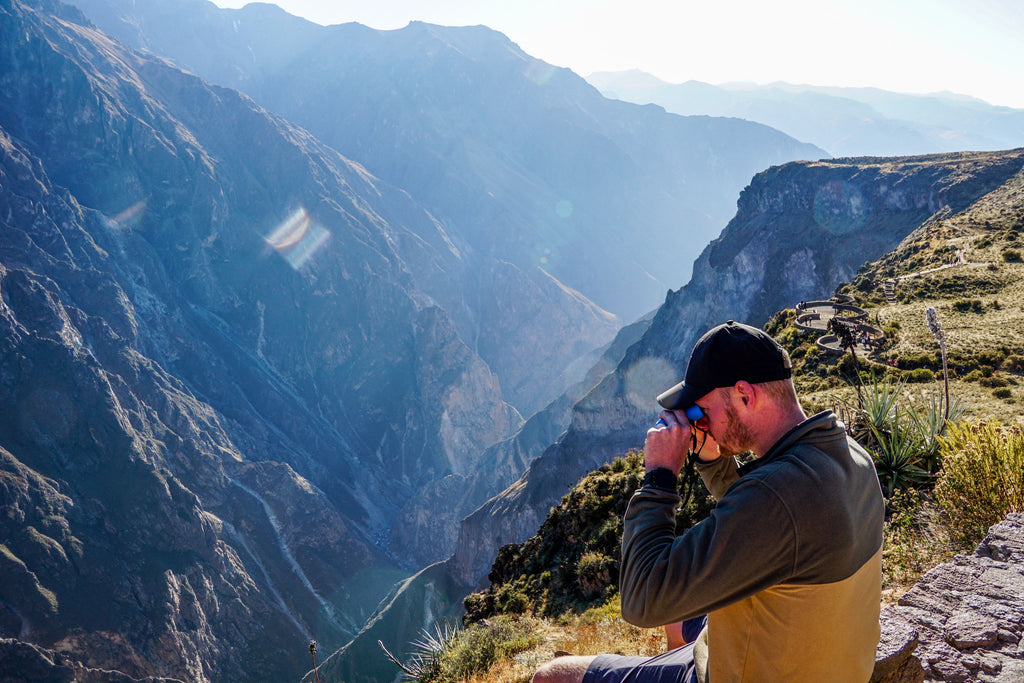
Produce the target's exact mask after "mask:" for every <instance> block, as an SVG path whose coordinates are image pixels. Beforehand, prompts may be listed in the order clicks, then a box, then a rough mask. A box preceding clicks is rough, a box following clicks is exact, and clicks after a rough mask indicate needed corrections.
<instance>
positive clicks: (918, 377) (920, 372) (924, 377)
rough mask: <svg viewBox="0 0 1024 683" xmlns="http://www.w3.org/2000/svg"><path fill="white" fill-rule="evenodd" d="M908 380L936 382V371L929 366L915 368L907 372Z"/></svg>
mask: <svg viewBox="0 0 1024 683" xmlns="http://www.w3.org/2000/svg"><path fill="white" fill-rule="evenodd" d="M907 381H908V382H917V383H923V382H934V381H935V373H934V372H932V371H931V370H929V369H928V368H915V369H914V370H911V371H910V372H908V373H907Z"/></svg>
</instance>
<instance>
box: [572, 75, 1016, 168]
mask: <svg viewBox="0 0 1024 683" xmlns="http://www.w3.org/2000/svg"><path fill="white" fill-rule="evenodd" d="M587 80H588V81H589V82H590V83H592V84H593V85H594V86H595V87H597V88H598V89H599V90H600V91H601V92H602V93H603V94H605V95H606V96H608V97H616V98H619V99H622V100H625V101H627V102H636V103H638V104H647V103H654V104H658V105H661V106H663V107H665V109H666V110H668V111H671V112H675V113H677V114H684V115H699V114H704V115H709V116H734V117H737V118H741V119H746V120H748V121H757V122H759V123H763V124H765V125H769V126H772V127H773V128H777V129H778V130H781V131H783V132H785V133H788V134H789V135H792V136H793V137H795V138H797V139H798V140H804V141H807V142H811V143H813V144H815V145H818V146H819V147H822V148H824V149H826V150H828V152H829V153H830V154H832V155H833V156H837V157H845V156H906V155H913V154H932V153H937V152H956V151H969V150H970V151H986V150H1000V149H1011V148H1014V147H1019V146H1021V145H1022V144H1024V110H1021V109H1012V108H1009V107H998V106H993V105H990V104H987V103H985V102H982V101H981V100H977V99H974V98H969V97H965V96H962V95H956V94H955V93H935V94H930V95H908V94H903V93H895V92H888V91H885V90H880V89H878V88H841V87H826V86H812V85H794V84H790V83H770V84H768V85H762V86H758V85H752V84H745V83H727V84H723V85H710V84H708V83H701V82H699V81H688V82H686V83H679V84H671V83H666V82H664V81H662V80H660V79H658V78H656V77H654V76H652V75H650V74H648V73H644V72H642V71H636V70H634V71H620V72H600V73H594V74H590V75H589V76H587Z"/></svg>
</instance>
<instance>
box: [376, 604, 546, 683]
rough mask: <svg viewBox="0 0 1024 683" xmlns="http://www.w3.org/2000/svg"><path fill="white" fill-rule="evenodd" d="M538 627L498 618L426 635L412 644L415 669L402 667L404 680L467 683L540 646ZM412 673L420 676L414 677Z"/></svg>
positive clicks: (528, 620)
mask: <svg viewBox="0 0 1024 683" xmlns="http://www.w3.org/2000/svg"><path fill="white" fill-rule="evenodd" d="M538 625H539V622H537V620H535V619H532V618H529V617H518V618H517V617H507V616H498V617H495V618H493V619H491V620H489V621H488V622H487V623H486V624H473V625H472V626H470V627H469V628H467V629H465V630H461V631H460V630H454V631H452V630H446V631H445V632H444V633H441V632H440V631H438V633H437V635H436V636H435V635H430V634H425V638H424V639H423V640H422V641H420V642H418V643H413V647H414V654H413V661H414V662H415V664H416V665H410V664H406V665H405V666H403V667H402V668H403V669H404V670H405V674H406V676H405V677H406V678H407V679H409V680H417V681H419V682H420V683H456V681H465V680H467V679H469V678H471V677H473V676H475V675H478V674H481V673H484V672H486V671H487V670H489V669H490V668H491V667H492V666H493V665H494V664H495V663H496V662H498V661H501V660H504V659H510V658H512V657H513V656H515V655H516V654H518V653H520V652H523V651H525V650H529V649H530V648H532V647H534V646H535V645H537V644H539V643H540V641H541V636H540V635H538V633H537V631H538V628H537V627H538ZM392 661H395V660H392ZM396 663H398V662H397V661H396ZM399 665H400V666H402V665H401V664H399ZM417 665H418V666H417ZM413 671H415V672H416V673H417V674H418V675H412V672H413Z"/></svg>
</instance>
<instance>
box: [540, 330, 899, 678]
mask: <svg viewBox="0 0 1024 683" xmlns="http://www.w3.org/2000/svg"><path fill="white" fill-rule="evenodd" d="M658 403H659V404H660V405H661V406H662V407H663V408H664V410H663V411H662V412H661V413H660V415H659V421H658V424H657V425H655V426H654V427H652V428H651V429H649V430H648V432H647V439H646V442H645V444H644V464H645V468H646V470H647V475H646V477H645V479H644V485H643V486H642V487H641V488H640V489H639V490H638V491H637V492H636V493H635V494H634V495H633V497H632V499H631V500H630V502H629V506H628V508H627V510H626V514H625V517H624V520H623V535H622V567H621V575H620V593H621V598H622V616H623V618H624V619H625V620H626V621H629V622H631V623H633V624H636V625H638V626H643V627H655V626H662V625H666V624H671V623H673V622H678V621H682V620H685V619H693V618H695V617H698V616H700V615H707V625H706V626H705V627H704V629H703V630H702V631H701V632H700V635H699V636H698V637H697V638H696V640H695V642H692V643H689V644H687V645H685V646H683V647H680V648H677V649H674V650H671V651H669V652H667V653H665V654H663V655H659V656H658V657H654V658H642V657H623V656H620V655H599V656H597V657H562V658H559V659H555V660H553V661H551V662H549V663H548V664H545V665H544V666H542V667H541V668H540V669H539V670H538V671H537V673H536V674H535V676H534V679H533V680H534V682H535V683H562V682H570V681H571V682H576V681H583V682H584V683H624V682H625V681H630V682H633V681H636V682H639V683H646V682H648V681H651V682H658V683H661V682H664V681H676V682H684V683H690V682H692V681H698V682H699V683H708V682H711V683H730V682H732V681H751V682H762V681H773V682H775V681H778V682H782V681H784V682H786V683H794V682H804V681H806V682H808V683H818V682H820V681H831V682H847V681H848V682H850V683H864V682H866V681H867V680H868V679H869V678H870V677H871V673H872V670H873V669H874V662H875V652H876V649H877V646H878V638H879V631H880V629H879V622H878V617H879V609H880V603H881V585H882V576H881V553H882V521H883V518H884V502H883V500H882V492H881V487H880V486H879V483H878V477H877V475H876V473H875V469H874V461H873V459H872V457H871V456H870V455H869V454H868V453H867V452H866V451H865V450H864V449H863V448H862V447H861V446H860V445H859V444H857V443H856V442H855V441H854V440H853V439H851V438H849V437H848V436H847V435H846V431H845V429H844V427H843V424H842V423H841V422H839V420H838V419H837V418H836V416H835V414H834V413H832V411H824V412H821V413H819V414H817V415H814V416H812V417H810V418H808V417H807V416H806V414H805V413H804V411H803V409H802V408H801V406H800V403H799V400H798V399H797V396H796V391H795V389H794V387H793V381H792V366H791V364H790V361H789V356H788V355H787V354H786V352H785V350H784V349H783V348H782V347H780V346H779V345H778V344H777V343H776V342H775V340H774V339H772V338H771V337H770V336H769V335H768V334H766V333H765V332H763V331H761V330H759V329H756V328H754V327H750V326H748V325H743V324H740V323H736V322H734V321H732V320H730V321H728V322H726V323H724V324H722V325H719V326H717V327H715V328H713V329H711V330H709V331H708V332H707V333H705V334H704V336H702V337H701V338H700V339H699V340H698V341H697V343H696V344H695V345H694V348H693V352H692V353H691V355H690V361H689V364H688V366H687V368H686V375H685V379H684V380H683V381H682V382H680V383H679V384H677V385H676V386H674V387H672V388H671V389H669V390H668V391H666V392H664V393H662V394H661V395H660V396H658ZM688 416H689V417H688ZM698 435H701V436H702V437H703V439H701V438H698ZM698 442H702V447H701V448H699V449H697V451H698V452H697V453H696V454H695V455H696V468H697V471H698V473H699V474H700V476H701V478H702V479H703V481H704V483H705V485H706V486H707V488H708V490H709V491H710V492H711V494H712V495H713V496H714V497H715V498H716V499H717V504H716V506H715V509H714V510H713V511H712V513H711V515H710V516H709V517H708V518H707V519H706V520H704V521H703V522H700V523H699V524H696V525H694V526H693V528H691V529H689V530H687V531H686V532H685V533H682V534H681V535H678V536H677V535H676V529H675V510H676V508H677V507H678V505H679V504H680V502H681V500H680V498H679V495H678V493H677V487H676V483H677V477H678V476H679V473H680V471H681V469H682V468H683V466H684V465H685V464H686V460H687V457H688V453H692V450H691V448H692V447H694V446H695V445H696V444H697V443H698ZM745 451H750V452H752V453H753V455H754V456H755V457H754V459H753V460H751V461H750V462H748V463H747V464H745V465H743V466H740V465H739V462H738V461H737V459H736V457H735V456H736V455H737V454H739V453H742V452H745Z"/></svg>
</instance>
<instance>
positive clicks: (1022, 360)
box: [1003, 353, 1024, 372]
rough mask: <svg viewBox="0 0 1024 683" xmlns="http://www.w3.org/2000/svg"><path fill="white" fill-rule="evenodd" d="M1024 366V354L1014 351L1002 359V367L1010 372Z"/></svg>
mask: <svg viewBox="0 0 1024 683" xmlns="http://www.w3.org/2000/svg"><path fill="white" fill-rule="evenodd" d="M1022 368H1024V356H1022V355H1020V354H1019V353H1014V354H1011V355H1009V356H1007V357H1006V360H1004V361H1003V369H1004V370H1009V371H1011V372H1020V371H1021V369H1022Z"/></svg>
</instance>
